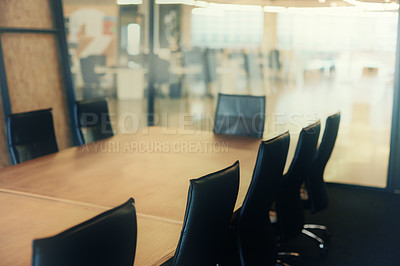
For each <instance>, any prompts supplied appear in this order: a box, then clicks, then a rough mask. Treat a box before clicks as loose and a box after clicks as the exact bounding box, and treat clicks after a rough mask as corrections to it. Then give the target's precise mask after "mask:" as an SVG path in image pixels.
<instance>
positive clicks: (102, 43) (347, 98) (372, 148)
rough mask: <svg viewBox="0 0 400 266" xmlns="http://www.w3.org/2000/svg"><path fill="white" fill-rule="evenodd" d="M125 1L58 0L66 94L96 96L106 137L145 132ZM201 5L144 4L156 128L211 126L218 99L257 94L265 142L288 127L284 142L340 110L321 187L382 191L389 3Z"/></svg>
mask: <svg viewBox="0 0 400 266" xmlns="http://www.w3.org/2000/svg"><path fill="white" fill-rule="evenodd" d="M126 2H128V1H126ZM136 2H137V3H139V4H131V5H118V4H117V3H116V2H115V1H114V0H102V1H93V0H82V1H77V0H64V12H65V19H66V22H67V24H68V41H69V49H70V55H71V62H72V70H73V73H74V82H75V88H76V92H77V95H78V96H79V97H80V99H85V98H93V97H107V98H108V99H109V104H110V111H111V113H112V117H114V125H115V126H114V128H116V131H117V133H129V132H132V131H134V130H137V129H138V128H141V127H145V126H147V120H146V119H147V114H146V113H147V96H148V95H147V83H148V81H147V78H148V66H149V58H148V52H149V51H148V47H149V43H148V40H149V36H148V25H149V22H148V17H149V16H148V12H149V7H148V1H143V3H141V2H142V1H136ZM162 2H168V1H162ZM175 2H177V1H175ZM211 2H212V1H211ZM211 2H204V1H192V2H191V4H190V5H187V4H161V3H160V4H156V5H155V9H154V10H155V21H154V25H155V35H154V41H155V42H154V50H155V54H156V56H155V59H154V60H155V61H156V63H155V70H154V72H155V85H154V86H155V95H154V97H155V121H154V122H155V125H156V126H167V127H170V128H176V127H180V128H184V129H194V130H195V131H194V132H196V131H198V130H201V131H212V129H213V117H214V112H215V107H216V102H217V98H218V93H227V94H249V95H265V96H266V97H267V109H266V119H267V120H266V123H265V137H267V138H268V137H272V136H274V135H277V134H279V133H281V132H284V131H286V130H290V132H291V134H292V136H293V139H292V141H291V145H294V146H295V145H296V141H297V139H296V136H297V134H298V132H299V131H300V130H301V128H302V127H304V126H306V125H307V124H310V123H312V122H314V121H316V120H318V119H320V120H321V122H322V130H323V129H324V123H325V119H326V118H327V116H328V115H330V114H333V113H335V112H337V111H340V112H341V124H340V130H339V136H338V139H337V143H336V147H335V150H334V152H333V155H332V157H331V160H330V162H329V164H328V166H327V169H326V179H327V181H331V182H339V183H348V184H356V185H364V186H373V187H385V186H386V178H387V167H388V157H389V142H390V131H391V128H390V125H391V111H392V101H393V79H394V63H395V62H394V60H395V53H396V51H395V50H396V36H397V20H398V13H397V12H393V11H394V10H396V8H398V5H397V4H394V3H388V4H381V5H376V4H371V3H364V4H362V5H359V1H355V2H354V1H353V2H354V3H353V4H351V3H347V2H344V1H343V3H345V4H343V5H346V7H338V6H336V7H335V6H333V7H330V6H329V3H328V4H326V7H320V8H309V7H308V8H305V7H301V6H296V7H276V6H275V7H270V6H266V7H262V6H256V5H240V6H238V5H231V4H229V1H226V3H227V4H214V3H211ZM218 2H221V1H218ZM131 3H132V2H131ZM156 3H157V1H156ZM320 5H321V4H320ZM382 5H383V6H382ZM89 18H90V19H89ZM89 59H90V60H89ZM85 60H87V61H90V63H91V64H94V65H95V66H94V76H95V77H96V82H95V83H94V84H88V82H89V81H87V78H86V77H85V75H86V74H85V73H84V72H85V69H84V68H85V67H84V65H85V64H89V63H87V62H85ZM93 62H94V63H93ZM91 68H92V66H91ZM92 72H93V71H92ZM85 80H86V81H85ZM321 136H322V132H321ZM289 160H290V158H289Z"/></svg>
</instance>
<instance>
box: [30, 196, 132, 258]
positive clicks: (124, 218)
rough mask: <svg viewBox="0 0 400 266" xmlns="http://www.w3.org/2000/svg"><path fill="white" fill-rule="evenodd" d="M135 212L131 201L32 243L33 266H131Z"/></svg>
mask: <svg viewBox="0 0 400 266" xmlns="http://www.w3.org/2000/svg"><path fill="white" fill-rule="evenodd" d="M136 237H137V224H136V211H135V205H134V200H133V199H132V198H131V199H129V200H128V201H127V202H125V203H124V204H122V205H121V206H118V207H116V208H114V209H111V210H109V211H106V212H104V213H102V214H100V215H98V216H96V217H94V218H92V219H90V220H88V221H86V222H84V223H81V224H79V225H76V226H74V227H72V228H70V229H68V230H66V231H64V232H62V233H60V234H58V235H55V236H53V237H49V238H43V239H36V240H34V241H33V256H32V265H33V266H55V265H57V266H72V265H74V266H88V265H96V266H99V265H104V266H109V265H120V266H124V265H126V266H132V265H133V262H134V259H135V251H136Z"/></svg>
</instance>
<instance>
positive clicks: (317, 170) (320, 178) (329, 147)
mask: <svg viewBox="0 0 400 266" xmlns="http://www.w3.org/2000/svg"><path fill="white" fill-rule="evenodd" d="M339 123H340V113H336V114H334V115H331V116H329V117H328V118H327V119H326V125H325V130H324V135H323V136H322V140H321V143H320V145H319V147H318V150H317V152H316V154H315V157H314V159H313V161H312V163H311V167H310V170H309V172H308V175H307V178H306V185H307V192H308V198H309V203H310V210H311V212H312V213H315V212H318V211H321V210H324V209H326V208H327V207H328V203H329V198H328V193H327V191H326V185H325V182H324V171H325V166H326V164H327V163H328V161H329V158H330V156H331V154H332V151H333V148H334V146H335V142H336V138H337V134H338V131H339Z"/></svg>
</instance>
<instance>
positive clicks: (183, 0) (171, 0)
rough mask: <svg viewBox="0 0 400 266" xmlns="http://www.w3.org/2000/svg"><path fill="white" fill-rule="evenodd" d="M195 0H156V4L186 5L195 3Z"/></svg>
mask: <svg viewBox="0 0 400 266" xmlns="http://www.w3.org/2000/svg"><path fill="white" fill-rule="evenodd" d="M194 2H195V1H194V0H156V4H159V5H162V4H184V5H191V6H193V5H194Z"/></svg>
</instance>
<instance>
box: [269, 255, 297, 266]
mask: <svg viewBox="0 0 400 266" xmlns="http://www.w3.org/2000/svg"><path fill="white" fill-rule="evenodd" d="M285 258H288V259H289V258H291V261H293V264H294V265H301V264H302V263H301V256H300V254H299V253H297V252H290V251H288V252H278V259H277V260H276V264H275V266H291V265H292V264H290V263H288V262H287V261H285Z"/></svg>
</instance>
